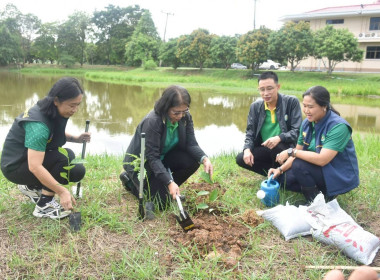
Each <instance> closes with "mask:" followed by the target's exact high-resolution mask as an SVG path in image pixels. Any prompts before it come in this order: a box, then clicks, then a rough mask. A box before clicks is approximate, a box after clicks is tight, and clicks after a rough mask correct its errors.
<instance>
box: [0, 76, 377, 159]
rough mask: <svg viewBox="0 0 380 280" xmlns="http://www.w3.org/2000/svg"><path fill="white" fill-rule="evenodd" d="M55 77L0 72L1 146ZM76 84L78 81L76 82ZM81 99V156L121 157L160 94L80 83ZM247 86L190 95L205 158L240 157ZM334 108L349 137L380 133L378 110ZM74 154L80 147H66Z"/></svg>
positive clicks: (75, 123) (77, 127)
mask: <svg viewBox="0 0 380 280" xmlns="http://www.w3.org/2000/svg"><path fill="white" fill-rule="evenodd" d="M58 79H59V77H57V76H54V77H47V76H32V75H22V74H18V73H10V72H0V99H1V103H0V115H1V120H0V145H2V144H3V142H4V139H5V137H6V135H7V133H8V130H9V128H10V127H11V125H12V123H13V120H14V118H15V117H16V116H18V115H19V114H20V113H21V112H23V111H24V110H25V109H26V108H28V107H30V106H32V105H33V104H35V103H36V102H37V101H38V100H39V99H41V98H43V97H44V96H46V94H47V93H48V91H49V90H50V88H51V87H52V85H53V84H54V83H55V82H56V81H57V80H58ZM80 80H81V79H80ZM81 83H82V85H83V87H84V90H85V98H84V99H83V101H82V104H81V106H80V108H79V111H78V112H77V113H76V114H75V115H74V116H73V117H71V118H70V120H69V122H68V126H67V131H68V132H70V133H72V134H79V133H80V132H81V131H84V129H85V122H86V120H87V119H88V120H90V132H91V133H92V141H91V143H89V144H87V146H86V154H102V153H107V154H113V155H118V154H123V153H124V152H125V150H126V149H127V147H128V144H129V142H130V140H131V138H132V136H133V134H134V131H135V129H136V126H137V125H138V123H139V122H140V120H141V119H142V118H143V117H144V116H145V115H146V114H147V113H148V112H149V111H150V110H152V109H153V106H154V102H155V100H157V99H158V98H159V96H160V95H161V93H162V91H163V90H164V88H156V89H152V88H146V87H141V86H128V85H118V84H111V83H102V82H91V81H87V80H84V79H82V80H81ZM254 86H255V85H253V84H252V96H249V95H244V94H241V95H239V94H220V93H215V92H213V93H210V92H204V91H196V90H192V91H190V95H191V98H192V102H191V109H190V110H191V114H192V116H193V120H194V127H195V134H196V138H197V140H198V143H199V145H200V146H201V147H202V149H203V150H204V151H205V152H206V153H207V154H208V155H210V156H213V155H217V154H220V153H223V152H231V151H240V150H241V149H242V147H243V142H244V136H245V128H246V122H247V114H248V110H249V106H250V104H251V103H252V102H253V101H254V100H255V98H258V93H257V92H256V91H255V90H254ZM334 107H335V108H336V109H337V110H338V111H339V112H340V113H341V115H342V117H344V118H345V119H346V120H347V121H348V122H349V123H350V124H351V125H352V126H353V128H354V131H361V132H367V131H372V132H376V133H379V132H380V108H379V107H366V106H356V105H345V104H337V105H334ZM67 146H68V147H70V148H72V149H73V150H74V152H75V153H76V154H78V155H79V154H80V152H81V149H82V145H80V144H74V143H68V144H67Z"/></svg>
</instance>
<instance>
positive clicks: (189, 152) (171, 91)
mask: <svg viewBox="0 0 380 280" xmlns="http://www.w3.org/2000/svg"><path fill="white" fill-rule="evenodd" d="M190 102H191V98H190V95H189V93H188V92H187V90H186V89H185V88H183V87H180V86H170V87H168V88H167V89H165V90H164V92H163V94H162V96H161V98H160V99H158V100H157V101H156V104H155V106H154V110H152V111H151V112H150V113H148V115H146V116H145V117H144V119H143V120H142V121H141V122H140V124H139V125H138V126H137V129H136V132H135V135H134V136H133V138H132V140H131V143H130V144H129V147H128V149H127V152H126V155H125V159H124V165H123V167H124V169H125V171H124V172H123V173H122V174H121V175H120V179H121V180H122V183H123V185H124V186H125V187H126V188H127V190H129V191H131V192H132V193H133V194H134V195H135V196H136V197H138V193H139V192H138V189H139V178H138V171H135V170H134V166H133V165H131V163H132V162H133V161H134V160H135V159H136V156H137V157H140V152H141V133H145V139H146V140H145V141H146V145H145V158H146V163H145V169H146V173H147V178H148V183H149V186H150V190H149V192H150V196H151V198H152V199H154V198H156V197H157V198H158V199H159V207H160V208H161V209H162V208H164V207H165V205H166V203H167V202H168V201H170V200H169V198H170V197H172V198H173V199H175V196H176V195H179V194H180V191H179V186H180V185H181V184H182V183H183V182H185V181H186V180H187V178H189V177H190V176H191V175H192V174H194V173H195V171H196V170H197V169H198V168H199V165H200V164H203V165H204V170H205V171H206V172H207V173H208V174H209V175H210V177H211V176H212V172H213V167H212V164H211V162H210V160H209V159H208V157H207V156H206V154H205V153H204V152H203V150H202V149H201V148H200V147H199V145H198V143H197V140H196V139H195V135H194V126H193V120H192V117H191V114H190V111H189V107H190ZM168 168H169V169H170V171H171V172H172V175H171V174H169V171H168ZM144 191H145V192H147V191H148V185H147V182H146V180H144Z"/></svg>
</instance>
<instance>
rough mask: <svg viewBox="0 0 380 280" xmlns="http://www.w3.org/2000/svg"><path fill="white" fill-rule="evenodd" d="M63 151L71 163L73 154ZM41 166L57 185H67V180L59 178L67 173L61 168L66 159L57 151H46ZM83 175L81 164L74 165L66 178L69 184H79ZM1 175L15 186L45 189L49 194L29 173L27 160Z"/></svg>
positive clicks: (83, 168)
mask: <svg viewBox="0 0 380 280" xmlns="http://www.w3.org/2000/svg"><path fill="white" fill-rule="evenodd" d="M65 149H66V151H67V153H68V156H69V162H71V161H72V160H73V159H74V158H75V154H74V152H73V151H72V150H70V149H67V148H65ZM42 165H43V166H44V167H45V168H46V170H47V171H49V173H50V174H51V175H52V176H53V177H54V179H55V180H57V181H58V183H60V184H62V185H66V184H68V182H67V180H66V179H65V178H63V177H62V176H61V172H65V173H67V170H65V169H64V168H63V167H65V166H68V159H67V158H66V156H64V155H63V154H61V153H60V152H59V151H58V150H50V151H46V152H45V157H44V161H43V163H42ZM85 173H86V169H85V167H84V166H83V164H75V166H74V168H72V169H70V171H69V176H68V178H69V180H70V182H79V181H80V180H82V179H83V177H84V174H85ZM3 174H4V176H5V178H7V179H8V180H9V181H11V182H13V183H15V184H20V185H28V186H33V188H35V189H45V190H47V191H50V192H51V190H50V189H49V188H47V187H45V186H44V185H42V183H41V182H40V181H39V180H38V179H37V177H36V176H34V174H33V173H32V172H30V170H29V166H28V161H27V160H26V161H25V162H23V163H21V165H20V166H19V167H18V168H17V169H16V170H14V171H12V172H5V173H4V172H3Z"/></svg>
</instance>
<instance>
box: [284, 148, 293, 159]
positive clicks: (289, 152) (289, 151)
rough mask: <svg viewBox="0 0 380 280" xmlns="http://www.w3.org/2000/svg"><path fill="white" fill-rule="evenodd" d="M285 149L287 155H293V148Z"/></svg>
mask: <svg viewBox="0 0 380 280" xmlns="http://www.w3.org/2000/svg"><path fill="white" fill-rule="evenodd" d="M286 151H287V153H288V156H289V157H291V156H292V155H293V148H289V149H287V150H286Z"/></svg>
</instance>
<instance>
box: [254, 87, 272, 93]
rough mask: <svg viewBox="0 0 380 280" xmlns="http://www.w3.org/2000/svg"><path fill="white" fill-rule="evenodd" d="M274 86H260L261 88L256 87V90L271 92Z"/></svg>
mask: <svg viewBox="0 0 380 280" xmlns="http://www.w3.org/2000/svg"><path fill="white" fill-rule="evenodd" d="M274 89H275V88H274V87H266V88H265V87H262V88H258V90H259V91H260V92H265V91H267V92H272V91H273V90H274Z"/></svg>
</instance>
